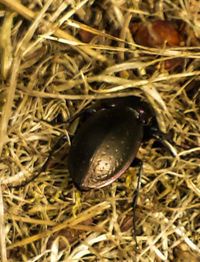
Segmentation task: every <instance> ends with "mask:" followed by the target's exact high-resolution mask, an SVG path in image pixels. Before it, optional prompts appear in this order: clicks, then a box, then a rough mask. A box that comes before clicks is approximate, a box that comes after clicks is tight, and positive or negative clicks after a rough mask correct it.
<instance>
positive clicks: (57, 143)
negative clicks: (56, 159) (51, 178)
mask: <svg viewBox="0 0 200 262" xmlns="http://www.w3.org/2000/svg"><path fill="white" fill-rule="evenodd" d="M64 137H65V136H62V137H60V138H59V139H58V141H57V142H56V143H55V145H54V147H53V148H52V150H51V152H50V153H49V156H48V158H47V160H46V161H45V163H44V164H43V166H42V167H41V169H40V171H39V172H38V173H37V174H36V175H34V176H33V177H31V178H30V179H28V180H26V181H25V182H24V183H21V184H20V185H17V186H12V185H11V186H9V187H10V188H16V189H18V188H20V187H24V186H26V185H28V184H29V183H30V182H32V181H33V180H35V179H36V178H37V177H38V176H39V175H40V174H41V173H43V172H45V171H46V168H47V166H48V164H49V162H50V160H51V158H52V156H53V153H54V152H55V150H56V149H57V148H58V147H60V144H61V142H62V141H63V139H64Z"/></svg>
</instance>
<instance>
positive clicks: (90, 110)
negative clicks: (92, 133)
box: [67, 108, 96, 123]
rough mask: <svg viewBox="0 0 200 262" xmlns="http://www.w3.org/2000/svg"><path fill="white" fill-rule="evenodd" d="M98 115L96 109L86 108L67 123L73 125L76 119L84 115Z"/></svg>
mask: <svg viewBox="0 0 200 262" xmlns="http://www.w3.org/2000/svg"><path fill="white" fill-rule="evenodd" d="M94 113H96V109H95V108H86V109H83V110H82V111H80V112H78V113H76V114H74V115H73V116H72V117H70V118H69V120H68V121H67V122H68V123H72V122H73V121H74V120H75V119H76V118H78V117H80V116H82V115H84V114H88V115H92V114H94Z"/></svg>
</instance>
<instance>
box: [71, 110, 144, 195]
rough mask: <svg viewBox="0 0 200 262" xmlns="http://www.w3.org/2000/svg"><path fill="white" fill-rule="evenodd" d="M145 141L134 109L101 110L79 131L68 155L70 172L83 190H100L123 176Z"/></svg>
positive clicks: (141, 126)
mask: <svg viewBox="0 0 200 262" xmlns="http://www.w3.org/2000/svg"><path fill="white" fill-rule="evenodd" d="M142 138H143V125H142V124H141V123H140V121H139V120H138V113H137V111H136V110H135V109H133V108H131V107H128V106H124V105H118V106H116V107H113V108H109V109H101V110H99V111H97V112H96V113H94V114H93V115H92V116H91V117H90V118H88V119H87V120H86V121H85V122H84V123H83V124H82V125H81V127H80V128H79V129H78V132H77V133H76V135H75V137H74V139H73V141H72V146H71V149H70V153H69V172H70V175H71V177H72V180H73V182H74V183H75V184H76V185H77V186H78V187H79V188H80V189H82V190H88V189H90V188H101V187H104V186H106V185H108V184H110V183H112V182H113V181H115V180H116V179H117V178H118V177H119V176H121V175H122V174H123V173H124V172H125V170H126V169H127V168H128V167H129V166H130V164H131V162H132V161H133V160H134V158H135V156H136V154H137V151H138V149H139V146H140V144H141V141H142Z"/></svg>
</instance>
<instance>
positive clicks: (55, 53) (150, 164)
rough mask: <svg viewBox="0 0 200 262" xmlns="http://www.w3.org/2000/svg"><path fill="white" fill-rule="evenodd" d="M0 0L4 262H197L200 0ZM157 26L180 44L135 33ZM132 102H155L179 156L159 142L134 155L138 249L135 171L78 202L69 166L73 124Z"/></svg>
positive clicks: (0, 220)
mask: <svg viewBox="0 0 200 262" xmlns="http://www.w3.org/2000/svg"><path fill="white" fill-rule="evenodd" d="M69 2H70V4H69ZM0 3H1V35H0V36H1V44H0V52H1V93H0V94H1V100H0V102H1V103H0V106H1V125H0V135H1V139H0V141H1V143H0V152H1V162H0V163H1V184H2V186H1V192H0V193H1V194H0V196H1V198H0V199H1V209H0V210H1V211H0V212H1V215H0V231H1V235H0V242H1V245H0V246H1V261H2V262H5V261H7V260H9V261H27V260H28V261H53V262H56V261H189V260H191V261H200V212H199V208H200V200H199V197H200V189H199V188H200V172H199V171H200V160H199V156H200V153H199V152H200V138H199V133H200V132H199V129H200V123H199V121H200V108H199V103H200V92H199V85H200V62H199V59H200V27H199V23H200V6H199V1H198V0H193V1H189V0H186V1H184V2H183V1H178V0H176V1H172V0H170V1H161V2H160V1H140V2H138V1H111V0H108V1H64V0H56V1H52V0H51V1H48V0H46V1H36V0H34V1H32V0H31V1H29V0H24V1H22V3H21V4H20V2H18V1H12V0H0ZM158 19H159V20H164V19H167V20H168V21H171V22H172V23H173V25H174V26H175V28H176V30H177V32H178V34H180V35H181V39H182V42H181V43H180V45H178V46H172V47H171V46H170V47H169V46H167V43H164V44H163V45H162V46H155V47H152V46H151V47H148V46H144V45H140V43H136V42H135V41H134V40H135V39H136V38H135V36H134V32H133V31H131V30H130V28H131V27H130V24H132V23H140V25H142V26H147V27H148V26H149V25H151V22H152V21H155V20H158ZM177 58H178V59H181V63H179V64H178V65H177V66H175V67H173V66H172V68H167V67H165V62H166V61H173V59H177ZM170 64H171V62H170ZM130 95H140V96H141V97H143V98H144V100H146V101H148V102H149V103H150V104H151V105H152V107H153V108H154V110H155V114H156V117H157V120H158V123H159V125H160V128H161V130H162V131H167V132H169V133H170V135H171V136H172V138H173V141H174V142H175V144H177V145H179V147H177V151H178V154H177V156H176V157H172V156H171V155H170V154H169V152H168V151H167V150H165V149H163V148H162V146H161V145H157V144H155V143H154V141H153V140H151V141H149V142H148V143H145V144H144V145H142V147H141V148H140V151H139V152H138V157H139V158H141V159H142V160H143V161H144V171H143V176H142V189H141V190H140V194H139V199H138V206H137V209H136V211H135V212H136V214H135V215H136V224H137V235H138V237H137V241H138V250H137V249H136V245H135V240H134V238H133V234H132V231H133V224H132V216H133V213H132V212H133V211H132V200H133V196H134V190H135V188H136V186H137V176H136V174H137V168H130V169H129V170H128V171H127V172H126V173H125V174H124V175H123V176H122V177H121V178H120V179H119V180H118V181H116V182H115V183H113V184H112V185H110V186H107V187H106V188H103V189H100V190H93V191H89V192H84V193H81V195H80V193H79V192H78V191H77V189H76V188H75V187H74V185H73V184H72V182H71V179H70V178H69V174H68V170H67V165H66V163H67V153H68V149H69V143H70V135H71V134H73V133H74V130H73V129H74V126H73V125H71V124H69V122H67V120H68V119H69V117H70V116H72V115H74V114H75V113H76V112H79V111H81V110H82V109H83V108H84V107H85V106H87V105H88V104H89V103H93V101H94V100H100V99H102V98H108V97H122V96H124V97H125V96H130ZM63 134H66V135H67V136H68V138H69V143H66V144H64V145H63V147H61V148H58V149H57V151H56V153H55V155H54V157H53V158H52V160H51V161H50V163H49V165H48V168H47V170H46V172H43V173H42V174H40V176H39V177H38V178H37V179H35V180H33V181H32V182H31V183H29V184H27V185H26V186H24V187H19V188H13V186H15V185H20V184H21V183H23V181H26V180H28V179H30V177H32V176H34V175H35V174H37V173H38V172H39V170H40V169H41V166H42V165H43V164H44V162H45V160H46V159H47V157H48V155H49V152H50V151H51V149H52V147H53V145H54V144H55V143H56V141H57V140H58V137H60V136H61V135H63ZM130 178H131V179H130Z"/></svg>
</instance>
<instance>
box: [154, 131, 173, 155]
mask: <svg viewBox="0 0 200 262" xmlns="http://www.w3.org/2000/svg"><path fill="white" fill-rule="evenodd" d="M150 129H151V134H152V137H153V138H155V139H156V140H157V141H159V142H160V143H161V144H162V145H163V146H164V147H165V148H167V149H168V150H169V152H170V153H171V154H172V156H177V152H176V149H175V148H174V146H177V145H176V143H174V141H173V140H172V139H171V138H170V137H169V136H168V135H167V134H165V133H163V132H161V131H160V130H159V129H157V128H153V127H151V128H150Z"/></svg>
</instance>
